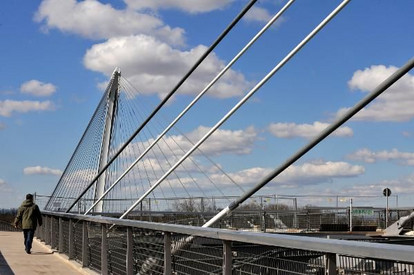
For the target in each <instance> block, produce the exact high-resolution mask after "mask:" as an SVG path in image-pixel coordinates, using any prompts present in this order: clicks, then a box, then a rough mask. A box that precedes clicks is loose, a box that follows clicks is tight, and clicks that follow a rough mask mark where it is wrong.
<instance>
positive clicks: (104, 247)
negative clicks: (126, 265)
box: [101, 224, 108, 275]
mask: <svg viewBox="0 0 414 275" xmlns="http://www.w3.org/2000/svg"><path fill="white" fill-rule="evenodd" d="M101 229H102V230H101V231H102V244H101V274H104V275H106V274H108V240H107V238H106V237H107V236H106V234H107V232H106V224H102V225H101Z"/></svg>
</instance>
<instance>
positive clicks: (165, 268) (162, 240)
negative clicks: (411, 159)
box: [37, 212, 414, 274]
mask: <svg viewBox="0 0 414 275" xmlns="http://www.w3.org/2000/svg"><path fill="white" fill-rule="evenodd" d="M43 215H44V221H45V222H44V226H42V227H40V228H39V229H40V230H38V232H37V237H38V238H40V239H41V240H42V241H45V243H46V244H48V245H50V246H51V247H52V248H55V249H58V251H59V252H60V253H65V254H67V255H68V256H69V258H70V259H73V260H75V261H78V262H80V263H81V264H82V265H83V266H84V267H89V268H91V269H94V270H96V271H98V272H100V273H102V274H109V273H111V274H112V273H113V274H199V273H200V272H201V273H206V274H232V273H234V272H236V273H237V274H239V273H240V274H273V273H274V274H277V272H282V273H283V272H289V273H292V272H294V273H295V274H339V273H345V274H350V272H368V273H376V274H378V273H384V272H385V273H395V272H405V274H413V273H414V260H413V257H412V255H413V253H414V246H407V245H393V244H383V243H372V242H358V241H347V240H335V239H325V238H316V237H305V236H293V235H288V234H269V233H259V232H246V231H233V230H225V229H214V228H200V227H193V226H184V225H173V224H161V223H151V222H144V221H133V220H120V219H116V218H107V217H98V216H84V215H75V214H65V213H53V212H44V214H43ZM111 225H113V226H112V227H111V228H112V229H111V230H109V228H110V226H111ZM368 273H367V274H368Z"/></svg>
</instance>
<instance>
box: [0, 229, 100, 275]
mask: <svg viewBox="0 0 414 275" xmlns="http://www.w3.org/2000/svg"><path fill="white" fill-rule="evenodd" d="M0 274H1V275H13V274H16V275H20V274H25V275H26V274H28V275H30V274H54V275H55V274H59V275H66V274H96V273H95V272H91V270H89V269H85V268H82V267H81V265H80V264H79V263H77V262H75V261H69V260H67V258H66V259H65V257H64V256H62V255H60V254H59V253H57V252H55V251H53V250H51V249H50V248H49V247H48V246H46V245H44V244H43V243H41V242H40V241H38V240H36V239H34V240H33V247H32V254H26V252H25V251H24V245H23V233H22V232H7V231H0Z"/></svg>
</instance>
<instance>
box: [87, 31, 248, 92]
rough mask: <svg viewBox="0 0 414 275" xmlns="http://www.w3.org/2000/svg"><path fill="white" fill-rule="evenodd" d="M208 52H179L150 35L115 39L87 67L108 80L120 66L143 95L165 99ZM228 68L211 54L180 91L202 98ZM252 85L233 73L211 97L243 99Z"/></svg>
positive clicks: (97, 48) (94, 52) (92, 54)
mask: <svg viewBox="0 0 414 275" xmlns="http://www.w3.org/2000/svg"><path fill="white" fill-rule="evenodd" d="M205 51H206V47H205V46H201V45H200V46H197V47H195V48H193V49H191V50H189V51H181V50H177V49H174V48H172V47H171V46H170V45H168V44H166V43H163V42H161V41H159V40H157V39H155V38H154V37H151V36H147V35H136V36H128V37H115V38H111V39H109V40H108V41H106V42H103V43H100V44H96V45H94V46H92V47H91V48H90V49H89V50H88V51H87V53H86V55H85V57H84V64H85V66H86V67H87V68H88V69H91V70H93V71H98V72H102V73H104V74H106V75H107V76H109V75H110V74H111V73H112V71H113V68H114V67H116V66H119V67H121V68H122V71H124V72H125V73H124V74H123V75H124V77H125V78H127V79H128V80H129V81H130V82H131V83H132V84H133V85H134V87H135V88H136V89H137V90H139V91H140V92H141V93H143V94H158V95H159V96H160V97H161V98H162V97H163V96H164V94H166V93H168V92H169V91H170V90H171V89H172V87H174V86H175V85H176V84H177V83H178V81H179V80H180V79H181V78H182V76H183V75H184V74H185V73H186V72H187V70H188V69H189V68H190V67H191V66H192V65H193V64H194V63H195V62H196V60H198V58H199V57H200V56H201V55H202V54H203V53H204V52H205ZM224 66H225V65H224V63H223V61H222V60H220V59H219V58H218V57H217V56H216V55H215V54H214V53H213V54H210V55H209V57H208V58H207V59H206V60H205V61H204V62H203V64H202V65H201V66H200V67H199V68H198V69H197V71H196V72H195V73H194V74H193V75H192V76H191V78H189V79H188V81H186V84H185V85H183V86H182V87H181V89H180V91H181V92H182V93H186V94H198V93H199V92H200V91H201V90H202V88H203V87H205V86H206V85H207V84H208V82H209V81H210V80H211V79H213V78H214V77H215V75H216V74H217V73H218V72H219V71H220V70H221V69H222V68H223V67H224ZM250 85H251V84H250V83H249V82H248V81H246V80H245V78H244V76H243V75H242V74H240V73H238V72H236V71H233V70H229V71H228V72H227V73H226V74H225V75H224V76H223V77H222V80H220V81H219V82H218V83H216V85H214V86H213V87H212V89H211V90H212V91H210V93H209V94H210V95H213V96H216V97H220V98H226V97H232V96H240V95H242V94H243V93H244V91H245V90H246V89H247V87H249V86H250Z"/></svg>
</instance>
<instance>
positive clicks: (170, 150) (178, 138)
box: [135, 126, 257, 157]
mask: <svg viewBox="0 0 414 275" xmlns="http://www.w3.org/2000/svg"><path fill="white" fill-rule="evenodd" d="M210 129H211V128H210V127H205V126H199V127H198V128H197V129H195V130H194V131H192V132H190V133H187V134H186V135H185V136H182V135H170V136H166V137H165V138H163V140H162V141H160V142H158V146H157V147H155V148H157V149H155V148H154V149H155V150H159V151H162V154H164V155H169V156H179V157H180V156H182V155H184V154H185V153H186V152H187V151H188V150H190V149H191V148H192V147H193V144H195V143H196V142H198V141H199V140H200V139H201V138H202V137H203V136H204V135H205V134H206V133H207V132H208V131H209V130H210ZM188 139H189V140H191V141H192V143H191V142H189V141H188ZM256 139H257V131H256V130H255V129H254V128H253V127H248V128H246V129H244V130H234V131H232V130H225V129H218V130H216V131H215V132H214V133H213V134H212V135H211V136H210V137H209V138H208V139H207V140H206V141H205V142H204V143H203V144H202V145H201V146H200V149H201V150H202V151H203V153H204V154H206V155H209V156H212V155H214V156H217V155H223V154H235V155H244V154H249V153H250V152H251V150H252V148H253V144H254V142H255V141H256ZM152 142H153V140H148V141H146V142H145V143H144V144H141V143H140V144H138V143H136V144H135V146H137V147H138V148H145V147H146V146H148V145H147V144H149V143H152ZM194 154H195V155H197V151H196V152H194Z"/></svg>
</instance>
